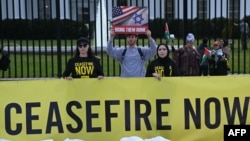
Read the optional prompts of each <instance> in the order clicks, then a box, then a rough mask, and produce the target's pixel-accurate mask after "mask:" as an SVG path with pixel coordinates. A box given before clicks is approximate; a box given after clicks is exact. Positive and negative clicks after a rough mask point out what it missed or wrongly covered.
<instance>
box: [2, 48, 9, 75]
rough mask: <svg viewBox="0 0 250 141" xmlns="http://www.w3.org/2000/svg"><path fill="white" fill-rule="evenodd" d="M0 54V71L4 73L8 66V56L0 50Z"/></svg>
mask: <svg viewBox="0 0 250 141" xmlns="http://www.w3.org/2000/svg"><path fill="white" fill-rule="evenodd" d="M0 53H1V54H2V57H1V59H0V70H3V71H6V70H7V69H8V68H9V66H10V56H9V54H8V53H7V52H6V51H4V50H2V49H1V48H0Z"/></svg>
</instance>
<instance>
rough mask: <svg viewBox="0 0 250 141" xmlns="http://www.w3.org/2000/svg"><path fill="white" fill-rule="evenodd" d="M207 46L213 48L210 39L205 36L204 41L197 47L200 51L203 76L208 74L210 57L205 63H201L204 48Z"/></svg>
mask: <svg viewBox="0 0 250 141" xmlns="http://www.w3.org/2000/svg"><path fill="white" fill-rule="evenodd" d="M205 48H207V49H208V50H211V48H210V47H209V45H208V39H207V38H203V40H202V43H201V44H200V45H199V46H198V47H197V48H196V50H197V51H198V53H199V54H200V68H199V74H200V75H201V76H202V75H203V76H208V68H209V67H208V59H207V60H205V62H204V63H202V64H201V61H202V57H203V55H204V50H205Z"/></svg>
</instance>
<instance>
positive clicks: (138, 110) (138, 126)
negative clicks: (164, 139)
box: [135, 100, 152, 131]
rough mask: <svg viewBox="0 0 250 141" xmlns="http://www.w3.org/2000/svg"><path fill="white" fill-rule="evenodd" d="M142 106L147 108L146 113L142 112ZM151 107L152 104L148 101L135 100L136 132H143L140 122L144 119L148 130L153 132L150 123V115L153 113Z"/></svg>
mask: <svg viewBox="0 0 250 141" xmlns="http://www.w3.org/2000/svg"><path fill="white" fill-rule="evenodd" d="M141 106H145V112H144V113H142V112H141ZM151 110H152V109H151V105H150V102H149V101H147V100H135V122H136V123H135V126H136V127H135V130H136V131H138V130H141V122H140V120H141V119H143V120H144V122H145V126H146V129H147V130H152V127H151V125H150V122H149V118H148V117H149V115H150V113H151Z"/></svg>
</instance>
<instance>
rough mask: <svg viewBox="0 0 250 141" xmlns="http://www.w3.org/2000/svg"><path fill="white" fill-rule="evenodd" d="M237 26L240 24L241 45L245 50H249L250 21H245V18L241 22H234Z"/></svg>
mask: <svg viewBox="0 0 250 141" xmlns="http://www.w3.org/2000/svg"><path fill="white" fill-rule="evenodd" d="M234 25H235V26H240V38H241V45H242V49H243V50H247V41H248V35H249V26H248V23H247V22H245V18H243V19H242V20H241V22H240V24H237V23H234Z"/></svg>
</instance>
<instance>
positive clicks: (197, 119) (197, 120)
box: [184, 98, 201, 129]
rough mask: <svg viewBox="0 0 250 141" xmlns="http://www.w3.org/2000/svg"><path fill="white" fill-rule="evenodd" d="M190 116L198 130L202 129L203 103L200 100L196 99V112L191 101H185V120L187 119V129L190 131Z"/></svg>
mask: <svg viewBox="0 0 250 141" xmlns="http://www.w3.org/2000/svg"><path fill="white" fill-rule="evenodd" d="M189 114H190V116H191V117H192V119H193V121H194V125H195V127H196V129H200V128H201V102H200V99H199V98H196V99H195V110H194V108H193V107H192V104H191V102H190V100H189V99H187V98H186V99H184V118H185V129H190V119H189V118H190V117H189Z"/></svg>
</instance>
